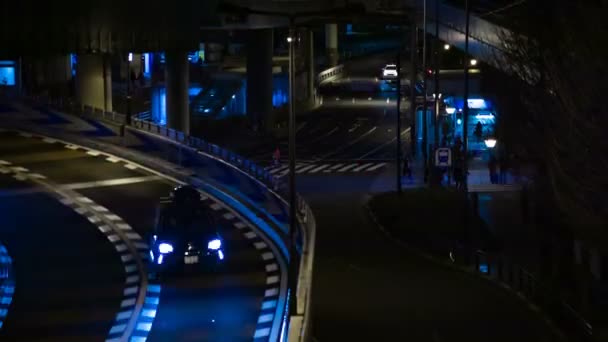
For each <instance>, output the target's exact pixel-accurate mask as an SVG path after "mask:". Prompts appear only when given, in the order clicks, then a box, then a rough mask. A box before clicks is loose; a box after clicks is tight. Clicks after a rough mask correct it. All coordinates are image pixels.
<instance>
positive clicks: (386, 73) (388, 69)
mask: <svg viewBox="0 0 608 342" xmlns="http://www.w3.org/2000/svg"><path fill="white" fill-rule="evenodd" d="M397 75H398V72H397V66H396V65H395V64H387V65H386V66H385V67H384V68H382V77H387V78H388V77H397Z"/></svg>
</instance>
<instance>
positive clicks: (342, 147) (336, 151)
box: [319, 126, 378, 160]
mask: <svg viewBox="0 0 608 342" xmlns="http://www.w3.org/2000/svg"><path fill="white" fill-rule="evenodd" d="M377 129H378V126H374V127H372V128H371V129H370V130H369V131H367V132H365V133H363V134H361V135H360V136H359V137H358V138H357V139H355V140H353V141H351V142H349V143H348V144H346V145H342V146H341V147H340V148H338V149H336V150H335V151H333V152H329V153H327V154H325V155H323V156H321V158H319V160H323V159H326V158H327V157H329V156H332V155H334V154H337V153H339V152H341V151H344V150H345V149H346V148H348V147H350V146H352V145H354V144H356V143H358V142H359V141H361V140H362V139H363V138H365V137H366V136H368V135H370V134H372V133H374V131H375V130H377Z"/></svg>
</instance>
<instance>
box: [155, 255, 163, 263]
mask: <svg viewBox="0 0 608 342" xmlns="http://www.w3.org/2000/svg"><path fill="white" fill-rule="evenodd" d="M163 256H164V255H163V254H161V255H159V256H158V260H157V261H156V263H157V264H159V265H161V264H162V263H163Z"/></svg>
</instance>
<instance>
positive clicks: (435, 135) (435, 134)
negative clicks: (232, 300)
mask: <svg viewBox="0 0 608 342" xmlns="http://www.w3.org/2000/svg"><path fill="white" fill-rule="evenodd" d="M433 50H435V51H434V55H435V63H434V64H435V67H434V68H433V69H435V75H434V76H435V77H434V83H435V110H434V112H435V115H433V153H432V154H431V155H435V153H434V152H435V150H437V148H439V69H440V66H439V55H440V53H441V52H440V50H439V0H435V44H433Z"/></svg>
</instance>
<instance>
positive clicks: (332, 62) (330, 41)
mask: <svg viewBox="0 0 608 342" xmlns="http://www.w3.org/2000/svg"><path fill="white" fill-rule="evenodd" d="M325 51H326V54H327V63H328V64H329V66H336V65H338V60H339V54H338V24H325Z"/></svg>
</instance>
